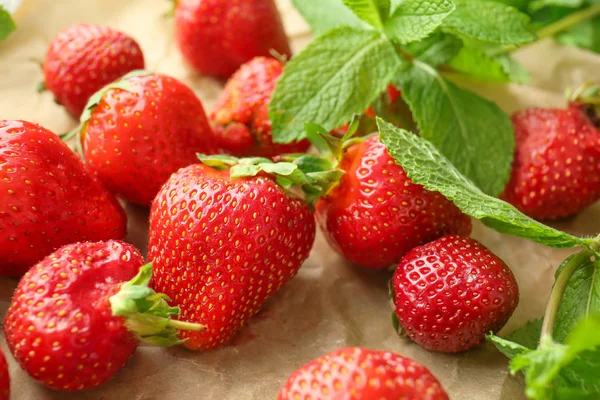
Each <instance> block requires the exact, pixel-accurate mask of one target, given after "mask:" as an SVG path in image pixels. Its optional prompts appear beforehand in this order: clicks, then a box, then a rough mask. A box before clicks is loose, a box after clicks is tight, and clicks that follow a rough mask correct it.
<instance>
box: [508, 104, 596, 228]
mask: <svg viewBox="0 0 600 400" xmlns="http://www.w3.org/2000/svg"><path fill="white" fill-rule="evenodd" d="M512 122H513V125H514V127H515V138H516V142H517V145H516V151H515V158H514V162H513V169H512V174H511V177H510V180H509V182H508V184H507V185H506V188H505V190H504V193H503V194H502V195H501V197H502V198H503V199H504V200H506V201H508V202H509V203H511V204H512V205H514V206H515V207H517V208H518V209H519V210H521V211H522V212H523V213H525V214H527V215H528V216H530V217H532V218H535V219H538V220H551V219H557V218H563V217H567V216H570V215H573V214H576V213H578V212H579V211H581V210H582V209H584V208H585V207H587V206H589V205H591V204H592V203H594V202H596V200H598V199H600V132H598V130H597V129H596V127H595V126H594V124H593V123H592V121H591V120H590V118H588V116H587V115H586V113H585V112H584V108H583V107H581V106H580V105H578V104H570V105H569V106H568V108H566V109H543V108H531V109H528V110H524V111H521V112H518V113H516V114H514V115H513V116H512Z"/></svg>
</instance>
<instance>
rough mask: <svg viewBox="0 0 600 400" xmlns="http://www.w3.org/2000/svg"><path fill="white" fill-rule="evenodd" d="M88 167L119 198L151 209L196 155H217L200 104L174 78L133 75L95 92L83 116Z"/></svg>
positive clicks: (188, 90) (189, 90)
mask: <svg viewBox="0 0 600 400" xmlns="http://www.w3.org/2000/svg"><path fill="white" fill-rule="evenodd" d="M78 130H79V131H80V132H81V142H82V145H83V153H84V156H85V159H86V162H87V163H88V165H90V167H91V168H92V170H93V171H94V172H95V173H96V175H97V176H98V178H99V179H100V180H101V181H102V183H103V184H104V185H105V186H106V187H107V188H108V189H109V190H110V191H112V192H114V193H116V194H117V195H118V196H121V197H123V198H124V199H126V200H129V201H131V202H133V203H137V204H140V205H145V206H149V205H150V203H151V202H152V199H154V196H155V195H156V193H158V190H159V189H160V187H161V186H162V184H163V183H165V182H166V180H167V179H168V178H169V176H171V174H172V173H173V172H175V171H177V170H178V169H179V168H181V167H185V166H187V165H189V164H192V163H194V162H196V161H197V158H196V153H198V152H200V153H207V154H210V153H215V152H216V151H217V148H216V146H215V143H214V138H213V135H212V131H211V129H210V126H209V124H208V121H207V119H206V115H205V114H204V109H203V107H202V103H201V102H200V100H199V99H198V98H197V97H196V95H195V94H194V92H193V91H192V90H191V89H190V88H188V87H187V86H186V85H184V84H183V83H181V82H179V81H178V80H177V79H175V78H171V77H169V76H165V75H161V74H151V73H149V72H144V71H134V72H133V73H131V74H128V75H127V76H125V77H123V78H122V79H121V80H119V81H117V82H115V83H113V84H111V85H108V86H106V87H105V88H103V89H102V90H100V91H99V92H98V93H96V94H95V95H94V96H93V97H92V98H91V99H90V102H89V104H88V105H87V110H86V112H84V113H83V114H82V116H81V125H80V127H79V128H78Z"/></svg>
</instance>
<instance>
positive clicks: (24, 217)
mask: <svg viewBox="0 0 600 400" xmlns="http://www.w3.org/2000/svg"><path fill="white" fill-rule="evenodd" d="M0 193H1V195H0V276H21V275H23V274H24V273H25V272H26V271H27V270H28V269H29V268H30V267H31V266H32V265H33V264H35V263H36V262H38V261H40V260H41V259H42V258H44V257H45V256H47V255H48V254H50V253H52V252H53V251H54V250H56V249H57V248H59V247H61V246H63V245H65V244H68V243H72V242H75V241H78V240H108V239H122V238H123V237H124V236H125V231H126V222H127V221H126V216H125V212H124V211H123V209H122V208H121V206H120V205H119V203H118V202H117V200H116V199H115V198H114V197H113V195H112V194H110V193H109V192H108V191H107V190H106V189H104V188H103V187H102V185H101V184H100V182H98V180H97V179H95V178H94V177H93V176H92V175H91V174H90V173H89V172H88V171H87V170H86V169H85V166H84V165H83V163H82V162H81V160H80V159H79V157H77V155H76V154H75V153H73V152H72V151H71V149H69V148H68V147H67V146H66V145H65V144H64V143H62V142H61V141H60V139H59V138H58V136H56V135H55V134H54V133H52V132H50V131H48V130H46V129H44V128H42V127H41V126H38V125H35V124H32V123H30V122H24V121H0Z"/></svg>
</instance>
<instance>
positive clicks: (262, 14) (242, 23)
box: [175, 0, 291, 79]
mask: <svg viewBox="0 0 600 400" xmlns="http://www.w3.org/2000/svg"><path fill="white" fill-rule="evenodd" d="M175 37H176V39H177V44H178V45H179V49H180V50H181V52H182V54H183V56H184V58H185V59H186V60H187V62H188V63H190V64H191V65H192V67H194V68H195V69H196V70H197V71H198V72H200V73H201V74H204V75H209V76H214V77H217V78H222V79H227V78H229V77H230V76H231V74H233V73H234V72H235V71H236V70H237V69H238V68H239V67H240V66H241V65H242V64H243V63H245V62H247V61H250V60H251V59H253V58H254V57H260V56H264V57H267V56H269V55H270V54H271V52H272V51H275V52H277V53H279V54H280V55H282V56H285V57H287V58H290V57H291V50H290V45H289V43H288V39H287V37H286V35H285V31H284V29H283V23H282V22H281V17H280V16H279V12H278V11H277V7H276V6H275V2H274V1H273V0H244V1H240V0H178V1H177V5H176V9H175Z"/></svg>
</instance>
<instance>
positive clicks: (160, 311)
mask: <svg viewBox="0 0 600 400" xmlns="http://www.w3.org/2000/svg"><path fill="white" fill-rule="evenodd" d="M151 278H152V264H146V265H144V266H143V267H141V268H140V271H139V273H138V274H137V275H136V276H135V277H134V278H133V279H131V280H130V281H128V282H125V283H124V284H123V285H121V288H120V290H119V292H118V293H117V294H115V295H113V296H111V297H110V299H109V301H110V305H111V311H112V313H113V315H115V316H120V317H123V318H124V319H125V326H126V327H127V329H129V330H130V331H131V332H132V333H134V334H135V336H136V338H137V339H138V340H140V341H142V342H145V343H150V344H153V345H156V346H163V347H170V346H174V345H177V344H181V343H183V342H185V340H182V339H179V337H178V333H179V331H180V330H188V331H196V332H198V331H203V330H205V329H206V326H204V325H200V324H194V323H190V322H184V321H178V320H174V319H172V318H173V317H177V316H179V313H180V309H179V307H171V306H169V304H168V303H167V301H170V300H171V299H170V298H169V297H168V296H167V295H166V294H163V293H156V292H155V291H154V290H153V289H151V288H150V287H148V284H149V283H150V279H151Z"/></svg>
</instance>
